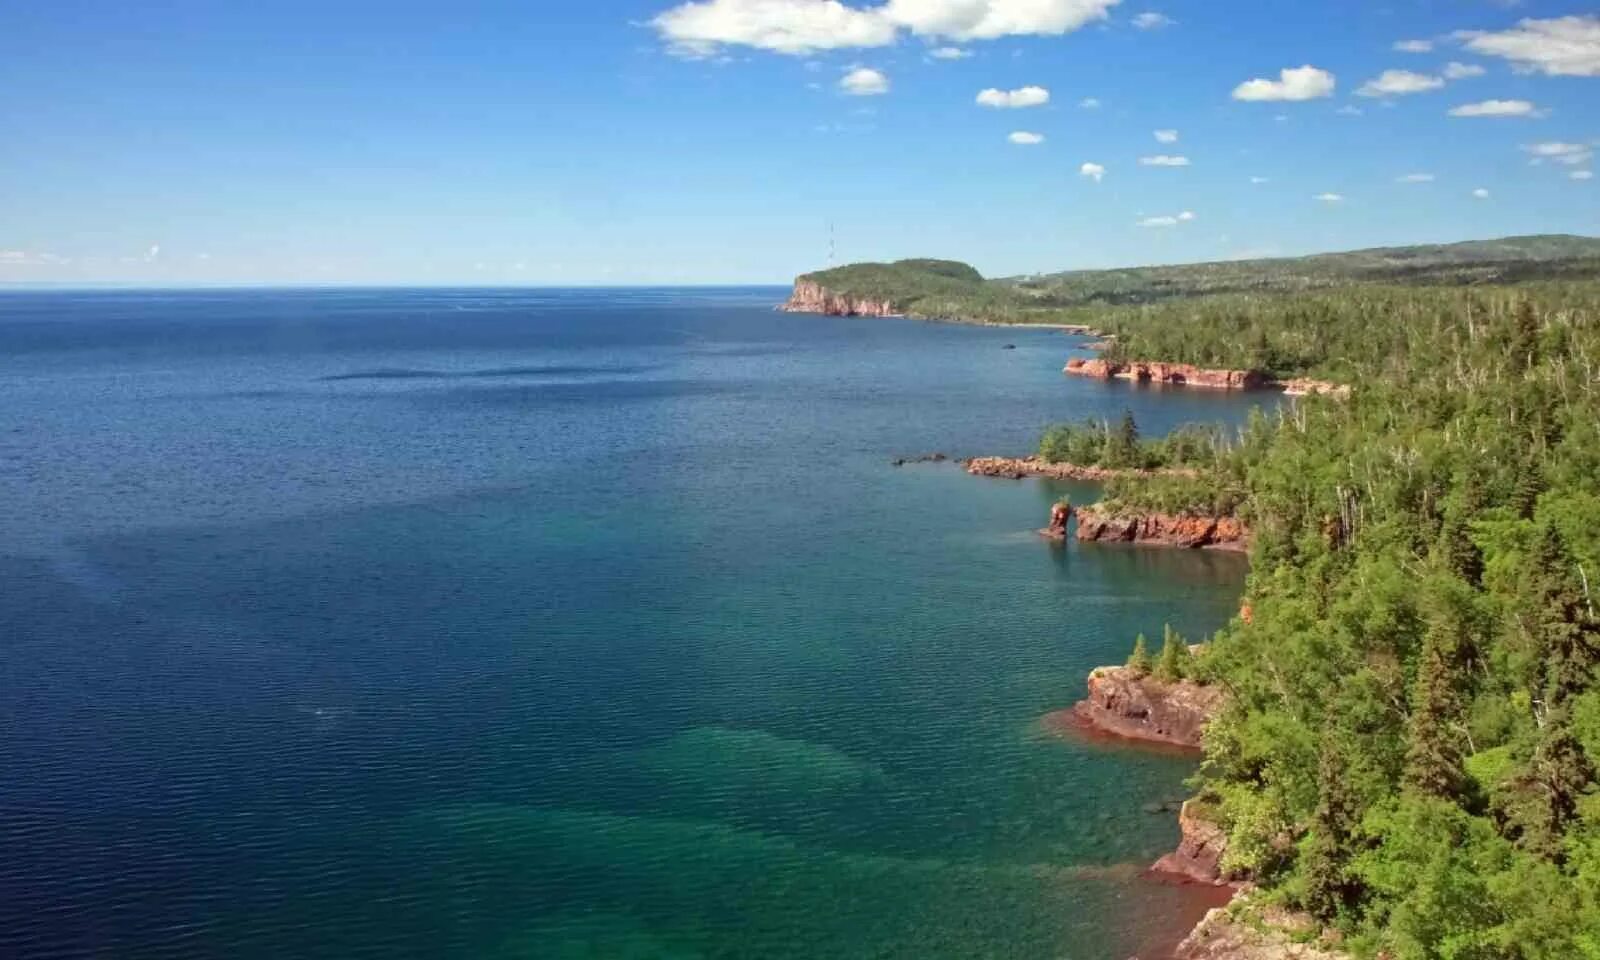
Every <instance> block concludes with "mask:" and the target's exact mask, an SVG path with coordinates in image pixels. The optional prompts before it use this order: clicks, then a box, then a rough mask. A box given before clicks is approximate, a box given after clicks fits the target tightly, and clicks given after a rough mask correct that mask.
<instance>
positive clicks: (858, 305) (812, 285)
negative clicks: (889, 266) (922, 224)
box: [778, 277, 903, 317]
mask: <svg viewBox="0 0 1600 960" xmlns="http://www.w3.org/2000/svg"><path fill="white" fill-rule="evenodd" d="M778 309H779V310H782V311H783V312H785V313H822V314H827V315H828V316H833V317H896V316H900V315H901V314H902V313H903V311H901V310H900V309H899V308H898V307H897V306H896V305H895V303H894V301H893V300H889V299H886V298H882V297H859V296H849V295H846V294H842V293H835V292H834V291H832V290H829V289H828V288H827V287H824V286H823V285H822V284H820V283H817V282H816V281H815V280H807V279H805V278H804V277H802V278H800V279H799V280H796V281H795V284H794V292H793V293H791V294H790V295H789V299H788V300H787V301H785V302H784V303H783V305H782V306H780V307H779V308H778Z"/></svg>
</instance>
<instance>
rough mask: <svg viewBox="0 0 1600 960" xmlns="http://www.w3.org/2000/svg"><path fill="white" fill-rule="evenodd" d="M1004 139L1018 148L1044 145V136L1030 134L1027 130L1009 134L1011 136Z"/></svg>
mask: <svg viewBox="0 0 1600 960" xmlns="http://www.w3.org/2000/svg"><path fill="white" fill-rule="evenodd" d="M1006 139H1007V140H1010V141H1011V142H1012V143H1014V144H1016V145H1017V146H1019V147H1031V146H1035V145H1036V144H1041V143H1044V134H1042V133H1030V132H1029V131H1027V130H1018V131H1016V132H1015V133H1013V134H1011V136H1009V137H1006Z"/></svg>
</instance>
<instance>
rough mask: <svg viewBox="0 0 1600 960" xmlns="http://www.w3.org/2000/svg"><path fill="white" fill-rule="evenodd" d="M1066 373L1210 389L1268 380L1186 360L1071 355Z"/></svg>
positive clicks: (1249, 385)
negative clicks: (1126, 360)
mask: <svg viewBox="0 0 1600 960" xmlns="http://www.w3.org/2000/svg"><path fill="white" fill-rule="evenodd" d="M1065 372H1066V373H1070V374H1074V375H1076V376H1080V377H1098V378H1099V379H1101V380H1110V379H1112V378H1116V379H1119V380H1133V381H1136V382H1139V383H1165V384H1172V385H1175V386H1187V387H1207V388H1210V389H1213V390H1254V389H1256V388H1258V387H1266V386H1270V385H1271V384H1272V381H1271V380H1270V379H1269V378H1268V377H1266V376H1265V375H1263V374H1260V373H1257V372H1256V371H1254V370H1208V369H1205V368H1203V367H1197V366H1194V365H1193V364H1189V363H1146V362H1143V361H1137V362H1133V363H1120V362H1117V361H1112V360H1102V359H1099V358H1095V359H1091V360H1085V359H1083V358H1081V357H1074V358H1073V359H1071V360H1069V361H1067V366H1066V370H1065Z"/></svg>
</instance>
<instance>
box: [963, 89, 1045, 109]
mask: <svg viewBox="0 0 1600 960" xmlns="http://www.w3.org/2000/svg"><path fill="white" fill-rule="evenodd" d="M1049 102H1050V91H1049V90H1046V89H1045V88H1044V87H1031V86H1030V87H1018V88H1017V89H1015V90H997V89H995V88H994V87H990V88H989V89H987V90H983V91H980V92H979V93H978V103H979V104H981V105H982V106H985V107H994V108H995V109H996V110H1018V109H1021V108H1023V107H1038V106H1043V105H1044V104H1047V103H1049Z"/></svg>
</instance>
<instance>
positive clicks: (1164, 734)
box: [1074, 667, 1223, 748]
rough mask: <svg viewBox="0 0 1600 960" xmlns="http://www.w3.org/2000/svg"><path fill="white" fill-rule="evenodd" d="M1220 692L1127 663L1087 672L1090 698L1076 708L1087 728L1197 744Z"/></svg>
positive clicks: (1134, 737) (1218, 705)
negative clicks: (1169, 680) (1137, 669)
mask: <svg viewBox="0 0 1600 960" xmlns="http://www.w3.org/2000/svg"><path fill="white" fill-rule="evenodd" d="M1222 700H1223V693H1222V691H1221V690H1218V689H1217V688H1215V687H1204V686H1201V685H1200V684H1197V683H1191V682H1190V681H1187V680H1181V681H1179V682H1177V683H1164V682H1162V681H1160V680H1157V679H1156V678H1155V677H1152V676H1148V675H1141V674H1139V673H1136V672H1135V671H1133V670H1131V669H1129V668H1127V667H1099V668H1097V669H1095V670H1094V671H1093V672H1092V673H1090V674H1089V697H1088V699H1086V700H1084V701H1082V702H1081V703H1079V704H1078V705H1077V706H1076V707H1075V708H1074V710H1075V712H1076V713H1077V715H1078V718H1079V719H1080V720H1082V721H1083V722H1084V723H1085V724H1087V725H1088V726H1090V727H1093V728H1095V729H1096V730H1100V731H1102V732H1105V733H1111V734H1116V735H1117V736H1120V737H1127V738H1129V739H1132V740H1146V741H1150V742H1152V743H1168V744H1175V745H1177V746H1182V747H1196V748H1198V747H1199V746H1200V734H1201V731H1202V730H1204V729H1205V725H1206V723H1207V722H1209V721H1210V720H1211V718H1212V717H1213V716H1215V715H1216V712H1217V711H1218V710H1219V709H1220V708H1221V706H1222Z"/></svg>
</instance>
